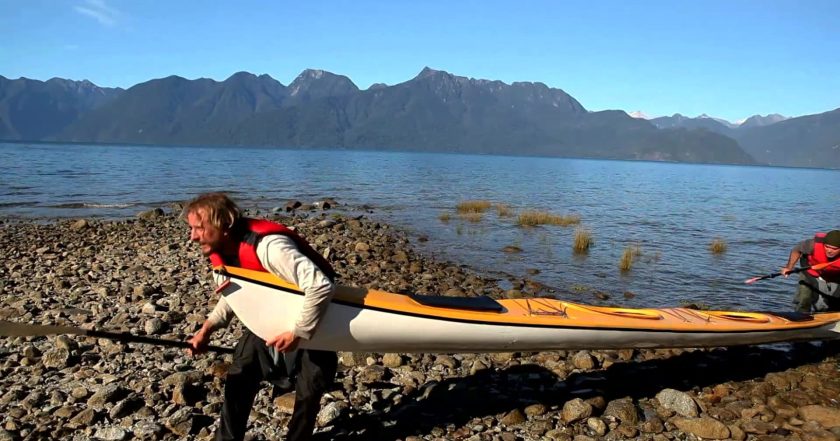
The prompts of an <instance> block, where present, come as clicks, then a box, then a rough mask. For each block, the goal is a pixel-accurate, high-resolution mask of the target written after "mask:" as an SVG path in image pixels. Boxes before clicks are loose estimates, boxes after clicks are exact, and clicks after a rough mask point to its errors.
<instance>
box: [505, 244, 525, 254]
mask: <svg viewBox="0 0 840 441" xmlns="http://www.w3.org/2000/svg"><path fill="white" fill-rule="evenodd" d="M502 251H504V252H506V253H521V252H522V248H519V247H518V246H515V245H508V246H506V247H504V248H502Z"/></svg>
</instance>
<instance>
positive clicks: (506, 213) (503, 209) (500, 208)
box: [496, 204, 513, 217]
mask: <svg viewBox="0 0 840 441" xmlns="http://www.w3.org/2000/svg"><path fill="white" fill-rule="evenodd" d="M496 213H497V214H498V215H499V217H511V216H513V209H512V208H510V205H508V204H496Z"/></svg>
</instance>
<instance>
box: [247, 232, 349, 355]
mask: <svg viewBox="0 0 840 441" xmlns="http://www.w3.org/2000/svg"><path fill="white" fill-rule="evenodd" d="M257 257H258V258H259V260H260V263H261V264H262V266H263V267H265V269H266V270H268V271H269V272H270V273H272V274H274V275H276V276H278V277H280V278H282V279H284V280H286V281H288V282H290V283H293V284H295V285H297V286H298V287H300V289H301V290H302V291H303V293H304V297H303V308H302V310H301V314H300V316H299V317H298V319H297V321H296V322H295V324H294V328H293V329H292V331H289V332H287V333H283V334H281V335H278V336H277V337H275V338H274V339H272V340H269V341H268V342H267V343H268V344H270V345H272V346H274V347H275V348H276V349H277V350H278V351H281V352H285V351H289V350H293V349H294V348H295V346H297V343H298V340H299V339H301V338H302V339H304V340H309V339H311V338H312V335H313V334H314V333H315V331H316V330H317V328H318V324H319V323H320V321H321V318H322V317H323V316H324V313H325V312H326V310H327V307H328V306H329V304H330V300H331V299H332V296H333V294H334V293H335V285H334V284H333V283H332V282H331V281H330V279H329V278H328V277H327V276H326V275H324V273H323V272H322V271H321V269H320V268H318V266H317V265H315V264H314V263H313V262H312V261H311V260H309V258H308V257H306V256H304V255H303V253H301V252H300V251H299V250H298V249H297V245H295V242H294V240H292V239H291V238H289V237H287V236H283V235H279V234H272V235H268V236H265V237H263V238H262V239H261V240H260V241H259V243H258V244H257Z"/></svg>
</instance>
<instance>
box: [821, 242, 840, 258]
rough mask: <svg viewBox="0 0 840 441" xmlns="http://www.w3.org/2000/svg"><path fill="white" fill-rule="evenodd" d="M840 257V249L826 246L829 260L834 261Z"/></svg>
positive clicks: (826, 254)
mask: <svg viewBox="0 0 840 441" xmlns="http://www.w3.org/2000/svg"><path fill="white" fill-rule="evenodd" d="M838 255H840V247H835V246H831V245H826V246H825V256H826V257H828V258H829V259H834V258H835V257H837V256H838Z"/></svg>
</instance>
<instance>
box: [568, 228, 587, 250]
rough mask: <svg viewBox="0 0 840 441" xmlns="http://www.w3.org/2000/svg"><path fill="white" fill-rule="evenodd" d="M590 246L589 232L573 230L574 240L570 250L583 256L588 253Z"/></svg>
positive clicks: (581, 229)
mask: <svg viewBox="0 0 840 441" xmlns="http://www.w3.org/2000/svg"><path fill="white" fill-rule="evenodd" d="M591 245H592V233H590V232H589V230H585V229H583V228H578V229H577V230H575V239H574V242H573V243H572V250H573V251H574V252H575V253H577V254H583V253H586V252H588V251H589V247H590V246H591Z"/></svg>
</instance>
